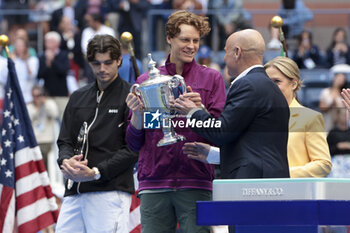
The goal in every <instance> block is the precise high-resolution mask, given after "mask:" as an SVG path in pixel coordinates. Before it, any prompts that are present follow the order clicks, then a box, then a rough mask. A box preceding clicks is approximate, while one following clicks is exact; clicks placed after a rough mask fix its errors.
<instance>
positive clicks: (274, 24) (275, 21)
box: [271, 15, 288, 57]
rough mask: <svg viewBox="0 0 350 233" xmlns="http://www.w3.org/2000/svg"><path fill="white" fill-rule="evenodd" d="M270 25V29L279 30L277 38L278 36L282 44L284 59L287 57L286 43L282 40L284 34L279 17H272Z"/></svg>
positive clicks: (281, 20)
mask: <svg viewBox="0 0 350 233" xmlns="http://www.w3.org/2000/svg"><path fill="white" fill-rule="evenodd" d="M271 25H272V27H274V28H277V29H278V30H279V36H280V38H279V39H280V41H281V43H282V46H283V50H284V54H285V56H286V57H288V49H287V43H286V39H285V38H284V33H283V30H282V25H283V19H282V18H281V17H280V16H278V15H276V16H274V17H272V19H271Z"/></svg>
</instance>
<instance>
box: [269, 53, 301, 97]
mask: <svg viewBox="0 0 350 233" xmlns="http://www.w3.org/2000/svg"><path fill="white" fill-rule="evenodd" d="M269 67H273V68H276V69H278V70H279V71H280V72H281V73H282V74H283V75H285V76H286V77H287V78H288V79H289V80H290V81H293V80H296V81H297V87H296V88H295V89H294V95H295V94H296V92H297V91H299V90H300V88H301V86H302V81H301V80H300V71H299V68H298V65H297V64H296V63H295V62H294V61H293V60H292V59H290V58H288V57H276V58H274V59H272V60H271V61H269V62H267V63H266V64H265V65H264V68H265V70H266V69H267V68H269Z"/></svg>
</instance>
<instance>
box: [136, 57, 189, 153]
mask: <svg viewBox="0 0 350 233" xmlns="http://www.w3.org/2000/svg"><path fill="white" fill-rule="evenodd" d="M148 57H149V59H150V61H149V63H148V69H149V78H148V79H147V80H146V81H144V82H142V83H141V84H134V85H133V86H132V87H131V90H130V92H133V93H135V94H136V95H138V96H139V97H140V98H141V100H142V102H143V105H144V108H145V109H144V110H145V112H156V114H157V116H158V117H160V120H161V121H160V122H162V123H163V124H161V127H162V131H163V133H164V137H163V138H162V139H161V140H160V141H159V142H158V144H157V146H158V147H159V146H166V145H169V144H173V143H176V142H179V141H184V140H186V138H185V137H184V136H182V135H178V134H176V133H175V132H174V129H173V127H172V125H171V122H170V121H171V118H172V117H173V115H174V112H173V111H172V110H171V108H170V105H171V101H172V100H174V99H176V98H177V97H178V96H179V95H181V94H183V93H185V92H186V84H185V81H184V78H183V77H182V76H180V75H174V76H169V75H161V74H160V71H159V70H158V69H157V68H156V62H155V61H153V60H152V55H151V54H150V53H149V54H148ZM145 112H144V117H145ZM164 123H166V127H164V126H165V124H164Z"/></svg>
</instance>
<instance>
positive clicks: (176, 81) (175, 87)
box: [169, 74, 187, 99]
mask: <svg viewBox="0 0 350 233" xmlns="http://www.w3.org/2000/svg"><path fill="white" fill-rule="evenodd" d="M169 88H170V89H171V90H172V92H173V95H174V98H175V99H176V98H178V97H179V96H180V95H182V94H183V93H186V92H187V90H186V84H185V80H184V78H183V77H182V76H180V75H178V74H176V75H174V76H173V77H172V79H171V81H170V82H169Z"/></svg>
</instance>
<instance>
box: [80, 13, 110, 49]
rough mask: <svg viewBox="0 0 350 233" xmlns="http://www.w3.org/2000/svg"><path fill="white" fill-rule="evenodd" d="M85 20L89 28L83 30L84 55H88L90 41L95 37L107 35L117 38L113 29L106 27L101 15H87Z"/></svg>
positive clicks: (82, 45) (82, 46) (82, 47)
mask: <svg viewBox="0 0 350 233" xmlns="http://www.w3.org/2000/svg"><path fill="white" fill-rule="evenodd" d="M85 20H86V22H87V24H88V25H89V26H88V27H87V28H85V29H84V30H83V32H82V35H81V50H82V51H83V54H84V55H86V51H87V45H88V42H89V40H90V39H91V38H92V37H94V36H95V35H102V34H107V35H111V36H113V37H115V32H114V30H113V28H111V27H108V26H106V25H104V21H103V18H102V16H101V14H98V13H94V14H86V15H85Z"/></svg>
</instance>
